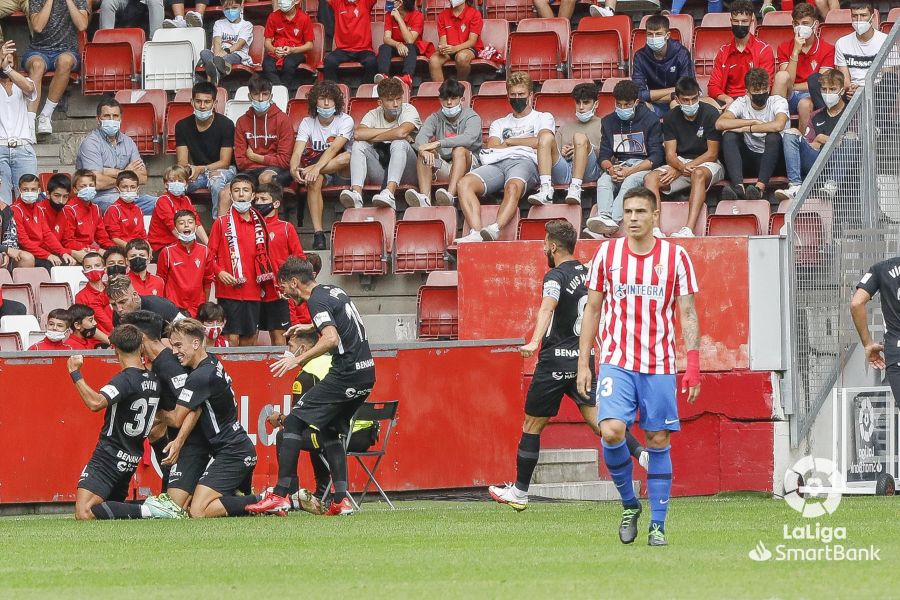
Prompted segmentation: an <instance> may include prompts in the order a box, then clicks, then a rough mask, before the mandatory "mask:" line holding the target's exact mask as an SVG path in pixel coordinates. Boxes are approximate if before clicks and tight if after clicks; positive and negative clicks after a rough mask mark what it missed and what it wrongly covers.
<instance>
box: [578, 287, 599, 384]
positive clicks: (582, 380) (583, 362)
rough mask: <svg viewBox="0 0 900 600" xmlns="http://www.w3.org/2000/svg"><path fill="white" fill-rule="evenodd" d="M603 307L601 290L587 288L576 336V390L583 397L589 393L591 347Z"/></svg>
mask: <svg viewBox="0 0 900 600" xmlns="http://www.w3.org/2000/svg"><path fill="white" fill-rule="evenodd" d="M602 307H603V292H598V291H596V290H588V301H587V304H586V305H585V307H584V314H583V315H582V317H581V334H580V335H579V336H578V375H577V379H576V380H575V381H576V384H577V386H578V392H579V393H580V394H581V395H582V396H584V397H585V398H589V397H590V393H591V348H593V347H594V338H595V337H596V335H597V330H598V328H599V327H600V309H601V308H602Z"/></svg>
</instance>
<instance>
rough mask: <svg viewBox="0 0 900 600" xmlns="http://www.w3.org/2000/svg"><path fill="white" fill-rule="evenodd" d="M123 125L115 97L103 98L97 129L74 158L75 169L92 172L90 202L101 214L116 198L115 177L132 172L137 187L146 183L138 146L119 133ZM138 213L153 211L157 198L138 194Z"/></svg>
mask: <svg viewBox="0 0 900 600" xmlns="http://www.w3.org/2000/svg"><path fill="white" fill-rule="evenodd" d="M121 126H122V106H121V105H120V104H119V103H118V101H117V100H116V99H115V98H111V97H109V96H104V97H103V98H101V99H100V102H99V103H98V104H97V128H96V129H94V130H93V131H91V132H90V133H89V134H88V136H87V137H86V138H84V141H82V142H81V146H79V147H78V156H77V157H76V158H75V168H76V169H79V170H81V169H86V170H88V171H93V172H94V176H95V178H96V180H97V181H96V182H95V184H94V186H95V190H94V191H95V195H94V198H93V199H92V201H93V202H94V204H96V205H97V206H99V207H100V210H101V212H106V209H107V208H109V206H110V205H111V204H112V203H113V202H115V201H116V200H117V199H118V198H119V192H118V190H117V189H116V177H118V176H119V173H121V172H122V171H132V172H134V173H135V174H136V175H137V176H138V185H144V184H145V183H147V167H146V166H145V165H144V161H143V159H141V155H140V153H138V149H137V145H136V144H135V143H134V140H132V139H131V138H130V137H128V136H127V135H125V134H124V133H122V132H121V131H120V129H121ZM135 204H137V205H138V206H139V207H140V209H141V212H143V213H144V214H145V215H149V214H150V213H152V212H153V205H154V204H156V197H155V196H149V195H140V196H138V197H137V198H136V199H135Z"/></svg>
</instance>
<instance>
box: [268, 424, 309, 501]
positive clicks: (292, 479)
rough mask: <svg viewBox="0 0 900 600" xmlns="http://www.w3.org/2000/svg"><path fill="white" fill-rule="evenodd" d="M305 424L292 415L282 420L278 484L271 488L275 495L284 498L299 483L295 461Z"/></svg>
mask: <svg viewBox="0 0 900 600" xmlns="http://www.w3.org/2000/svg"><path fill="white" fill-rule="evenodd" d="M306 426H307V425H306V423H304V422H303V421H301V420H300V419H298V418H297V417H295V416H294V415H288V417H287V419H285V421H284V430H283V431H282V434H281V444H280V446H279V447H278V484H277V485H276V486H275V489H274V490H273V493H274V494H275V495H276V496H281V497H282V498H286V497H287V496H288V494H290V490H291V489H297V486H299V484H300V483H299V480H298V478H297V461H298V460H299V458H300V449H301V446H302V444H303V436H302V435H301V432H302V431H303V429H304V428H305V427H306Z"/></svg>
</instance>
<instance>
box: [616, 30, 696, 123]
mask: <svg viewBox="0 0 900 600" xmlns="http://www.w3.org/2000/svg"><path fill="white" fill-rule="evenodd" d="M682 77H694V61H693V60H692V59H691V53H690V51H689V50H688V49H687V48H685V47H684V46H682V45H681V42H679V41H676V40H673V39H670V38H669V19H668V17H666V16H665V15H651V16H650V17H649V18H648V19H647V45H645V46H644V47H643V48H641V49H639V50H638V51H636V52H635V53H634V57H633V58H632V60H631V80H632V81H634V82H635V83H636V84H637V86H638V89H639V90H640V100H641V102H648V103H649V104H650V105H651V106H652V107H653V110H654V112H656V114H657V116H659V117H662V116H663V115H664V114H666V113H667V112H669V105H670V104H671V103H672V97H673V95H674V93H675V83H676V82H677V81H678V80H679V79H681V78H682Z"/></svg>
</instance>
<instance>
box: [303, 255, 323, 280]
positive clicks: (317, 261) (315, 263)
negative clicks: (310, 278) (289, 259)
mask: <svg viewBox="0 0 900 600" xmlns="http://www.w3.org/2000/svg"><path fill="white" fill-rule="evenodd" d="M306 260H307V261H309V264H311V265H312V268H313V275H318V274H319V273H321V272H322V257H321V256H319V255H318V254H316V253H315V252H307V253H306Z"/></svg>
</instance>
